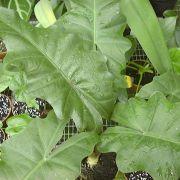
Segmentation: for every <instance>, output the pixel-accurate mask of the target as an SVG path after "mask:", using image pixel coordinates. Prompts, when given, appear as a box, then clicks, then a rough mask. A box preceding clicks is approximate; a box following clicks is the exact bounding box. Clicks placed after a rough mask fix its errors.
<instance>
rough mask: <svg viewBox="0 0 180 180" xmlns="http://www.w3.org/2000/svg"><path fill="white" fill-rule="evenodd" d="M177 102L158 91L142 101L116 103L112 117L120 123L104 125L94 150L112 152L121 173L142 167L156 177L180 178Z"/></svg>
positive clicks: (158, 179) (167, 179)
mask: <svg viewBox="0 0 180 180" xmlns="http://www.w3.org/2000/svg"><path fill="white" fill-rule="evenodd" d="M179 117H180V103H179V102H178V103H174V104H172V103H170V102H168V101H167V100H166V98H165V97H164V96H163V95H162V94H156V95H154V96H153V97H151V98H150V99H149V101H145V100H142V99H135V98H132V99H130V100H129V102H128V103H127V104H117V106H116V108H115V111H114V113H113V116H112V119H113V120H115V121H116V122H118V123H119V125H120V126H117V127H112V128H108V129H107V130H106V131H105V132H104V133H103V135H102V137H101V143H100V144H99V146H98V150H99V151H101V152H116V153H117V158H116V162H117V165H118V167H119V169H120V170H121V171H122V172H132V171H136V170H145V171H147V172H149V173H150V174H151V176H152V177H153V178H154V179H157V180H177V179H178V177H180V171H179V170H180V161H179V159H180V119H179Z"/></svg>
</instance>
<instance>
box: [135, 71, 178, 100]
mask: <svg viewBox="0 0 180 180" xmlns="http://www.w3.org/2000/svg"><path fill="white" fill-rule="evenodd" d="M179 82H180V75H177V74H175V73H172V72H167V73H165V74H163V75H161V76H157V77H155V78H154V79H153V81H152V82H151V83H149V84H147V85H145V86H144V87H142V89H141V90H140V92H139V93H138V94H137V96H139V97H141V98H149V97H150V96H151V95H152V94H154V93H155V92H162V93H164V95H166V96H167V97H168V99H170V100H171V101H180V83H179Z"/></svg>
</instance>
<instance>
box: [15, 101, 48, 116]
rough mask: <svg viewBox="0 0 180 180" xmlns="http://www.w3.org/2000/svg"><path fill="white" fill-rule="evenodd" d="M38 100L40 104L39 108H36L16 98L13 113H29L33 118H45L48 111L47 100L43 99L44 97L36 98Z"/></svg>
mask: <svg viewBox="0 0 180 180" xmlns="http://www.w3.org/2000/svg"><path fill="white" fill-rule="evenodd" d="M36 102H37V104H38V106H39V108H38V109H36V108H34V107H28V106H27V104H26V103H25V102H20V101H16V100H14V102H13V106H12V113H13V115H19V114H28V115H29V116H30V117H32V118H37V117H40V118H44V117H46V115H47V112H46V105H47V102H46V101H44V100H42V99H39V98H36Z"/></svg>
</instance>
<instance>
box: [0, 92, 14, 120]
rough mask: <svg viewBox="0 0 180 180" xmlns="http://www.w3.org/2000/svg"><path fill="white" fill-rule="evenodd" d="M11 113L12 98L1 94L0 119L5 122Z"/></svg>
mask: <svg viewBox="0 0 180 180" xmlns="http://www.w3.org/2000/svg"><path fill="white" fill-rule="evenodd" d="M10 114H11V100H10V98H9V97H8V96H6V95H4V94H1V95H0V121H2V122H5V121H6V120H7V118H8V117H9V116H10Z"/></svg>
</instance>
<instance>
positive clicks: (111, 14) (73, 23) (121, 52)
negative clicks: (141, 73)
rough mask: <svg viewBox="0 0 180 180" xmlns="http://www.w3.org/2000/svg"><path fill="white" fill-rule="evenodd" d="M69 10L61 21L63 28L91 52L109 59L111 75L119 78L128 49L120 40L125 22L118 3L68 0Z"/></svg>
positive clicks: (117, 1)
mask: <svg viewBox="0 0 180 180" xmlns="http://www.w3.org/2000/svg"><path fill="white" fill-rule="evenodd" d="M71 7H72V9H71V11H70V12H68V13H67V14H65V15H64V16H63V18H62V22H63V23H64V25H65V27H66V29H67V30H68V31H70V32H73V33H74V32H76V33H78V34H80V36H81V37H82V38H83V39H84V40H85V42H86V44H89V46H90V49H96V48H97V49H98V50H100V51H101V52H102V53H103V54H104V55H105V56H106V57H107V58H108V60H110V61H109V68H110V70H111V72H113V73H114V75H116V76H119V74H120V70H121V69H122V67H124V65H125V62H126V60H125V53H126V51H127V50H128V49H129V48H130V42H129V41H128V40H127V39H126V38H124V37H123V31H124V29H125V26H126V21H125V18H124V17H123V16H122V15H121V14H120V5H119V0H71Z"/></svg>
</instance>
